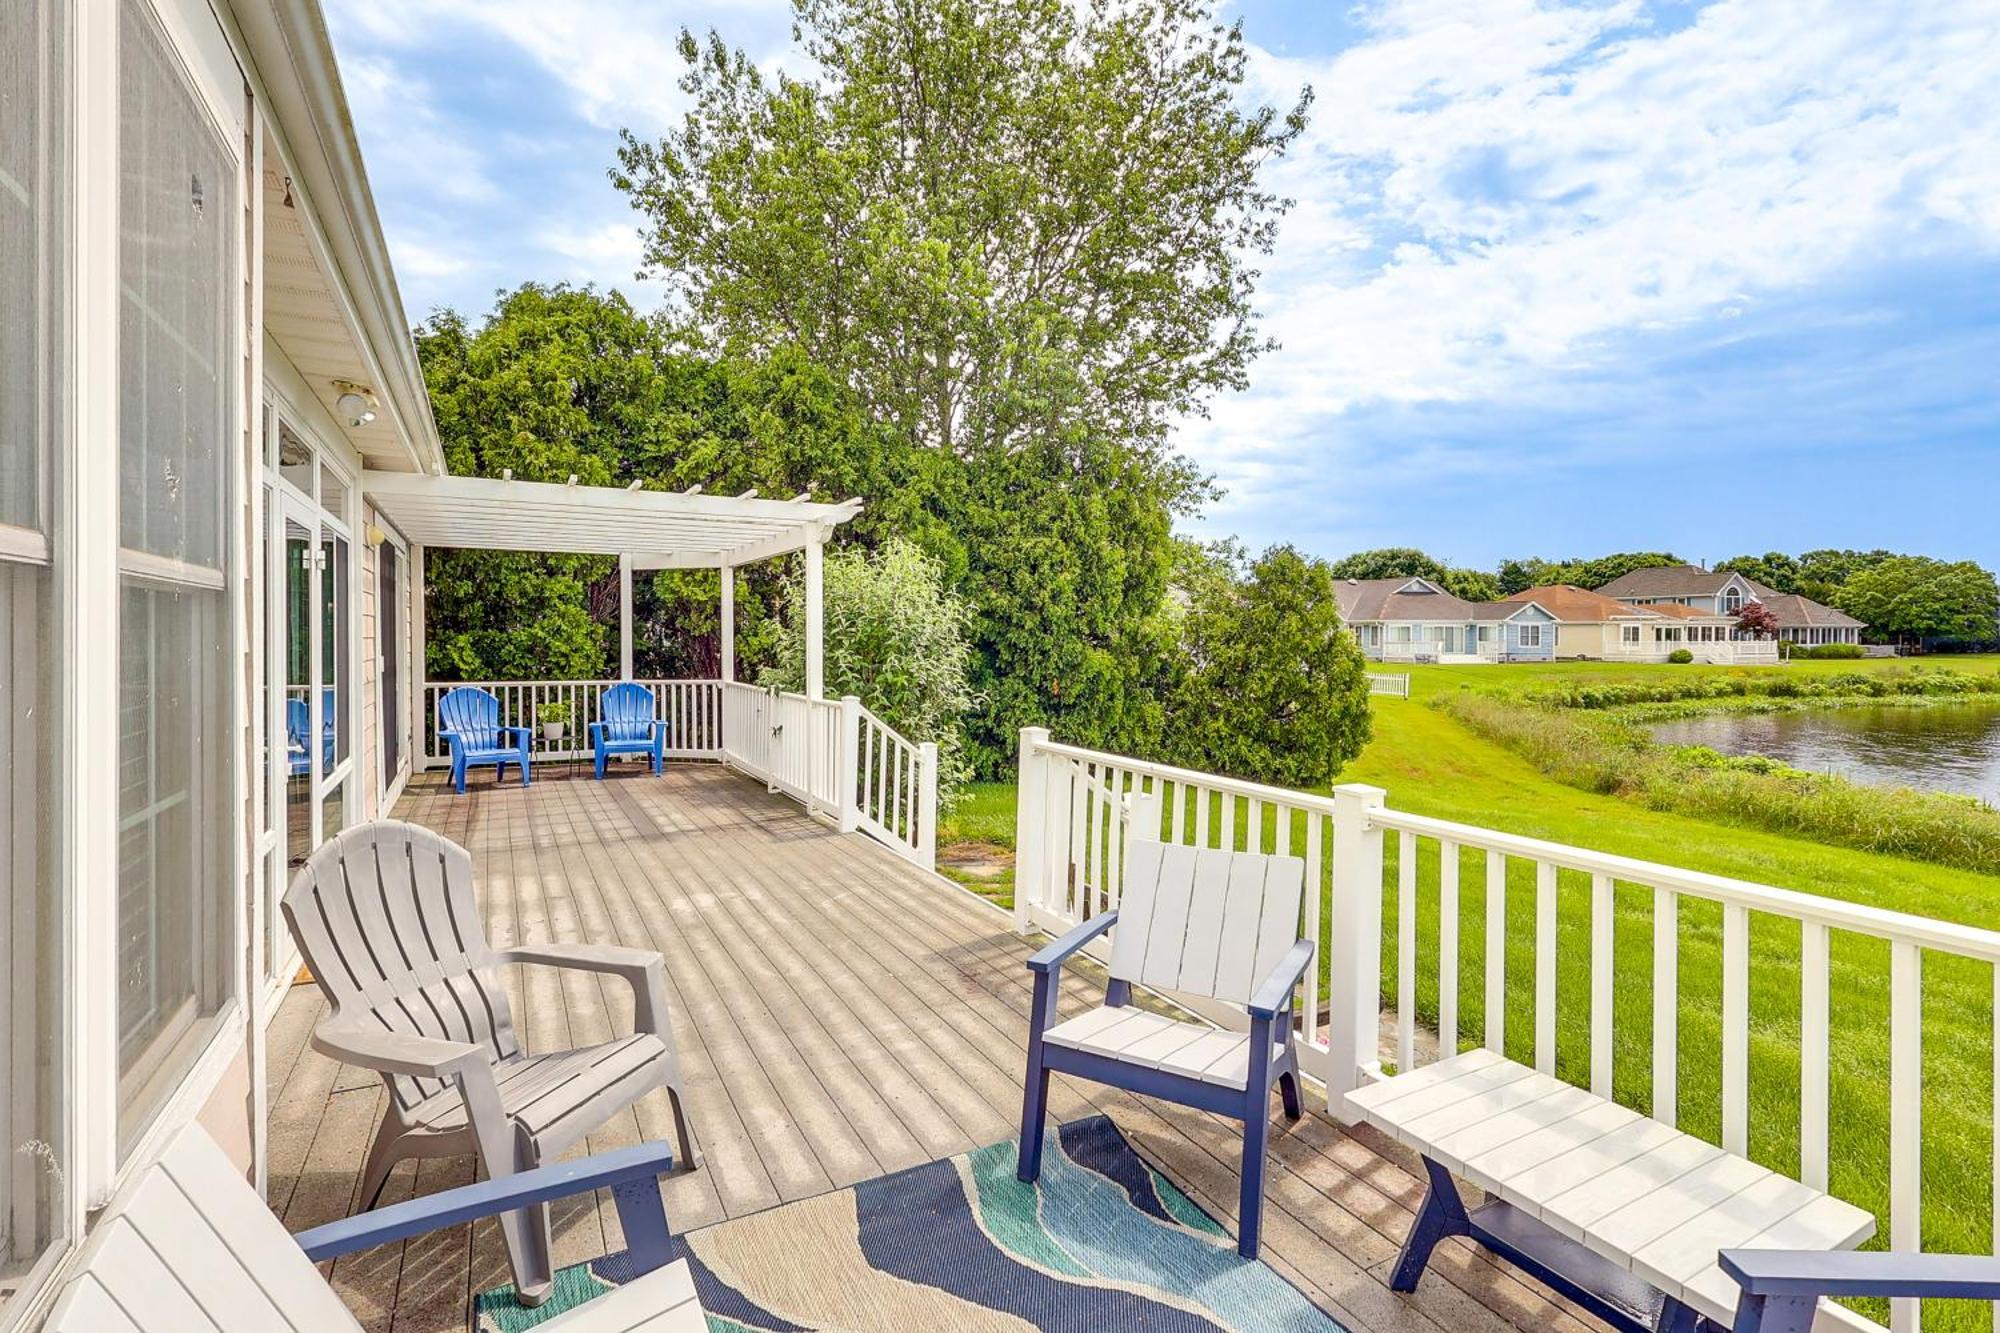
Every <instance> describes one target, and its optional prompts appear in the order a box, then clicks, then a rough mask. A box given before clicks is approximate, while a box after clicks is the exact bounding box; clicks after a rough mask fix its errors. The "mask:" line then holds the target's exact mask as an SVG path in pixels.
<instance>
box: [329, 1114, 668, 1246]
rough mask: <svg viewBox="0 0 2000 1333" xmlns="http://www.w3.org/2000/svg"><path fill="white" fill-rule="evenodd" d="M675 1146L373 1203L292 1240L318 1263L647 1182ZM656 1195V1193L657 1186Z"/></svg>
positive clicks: (660, 1171) (650, 1146) (646, 1146)
mask: <svg viewBox="0 0 2000 1333" xmlns="http://www.w3.org/2000/svg"><path fill="white" fill-rule="evenodd" d="M673 1166H674V1150H673V1147H672V1145H670V1144H666V1143H642V1144H639V1145H638V1146H637V1147H632V1148H619V1149H617V1150H616V1151H613V1152H606V1153H599V1154H597V1155H596V1156H594V1157H583V1158H579V1159H577V1160H576V1161H573V1162H556V1163H553V1164H551V1165H549V1166H539V1167H536V1168H534V1169H533V1170H531V1171H520V1172H517V1173H515V1174H514V1175H511V1176H501V1177H500V1178H499V1179H497V1180H482V1181H480V1182H478V1183H477V1184H473V1185H460V1186H458V1187H457V1188H455V1189H448V1190H441V1191H439V1192H438V1193H436V1194H426V1195H425V1196H423V1197H422V1198H420V1199H410V1200H408V1201H406V1202H404V1203H397V1204H391V1205H390V1206H389V1207H387V1208H376V1209H373V1210H372V1211H369V1212H365V1213H360V1214H357V1215H355V1216H353V1217H349V1218H344V1219H342V1220H341V1221H338V1222H329V1223H328V1224H327V1225H325V1226H323V1227H314V1228H313V1229H312V1230H310V1231H301V1232H299V1233H298V1234H297V1235H295V1236H293V1237H292V1239H293V1240H295V1241H297V1242H298V1243H299V1248H300V1249H302V1250H304V1251H305V1252H306V1258H308V1259H311V1260H312V1261H313V1262H315V1263H317V1262H319V1261H320V1260H322V1259H334V1258H338V1257H339V1256H340V1255H343V1254H352V1253H354V1251H356V1250H366V1249H370V1248H372V1247H374V1246H377V1245H387V1244H389V1243H390V1242H391V1241H398V1240H405V1239H407V1238H409V1237H411V1236H418V1235H422V1234H423V1233H425V1232H427V1231H437V1230H439V1229H441V1228H443V1227H449V1226H456V1225H458V1224H459V1223H460V1222H469V1221H471V1220H472V1219H474V1218H478V1217H493V1216H495V1215H496V1214H499V1213H506V1212H512V1211H514V1210H515V1209H517V1208H527V1207H531V1206H533V1205H535V1204H538V1203H547V1202H548V1201H550V1200H552V1199H567V1198H570V1197H571V1196H573V1195H577V1194H585V1193H588V1192H590V1191H591V1190H597V1189H603V1188H606V1187H616V1186H619V1185H624V1184H628V1183H631V1182H634V1181H639V1182H644V1181H650V1180H652V1179H654V1178H656V1177H658V1176H662V1175H665V1174H666V1173H667V1172H669V1171H671V1170H673ZM654 1194H655V1196H656V1197H657V1195H658V1189H657V1187H655V1190H654Z"/></svg>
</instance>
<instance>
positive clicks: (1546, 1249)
mask: <svg viewBox="0 0 2000 1333" xmlns="http://www.w3.org/2000/svg"><path fill="white" fill-rule="evenodd" d="M1347 1101H1348V1105H1349V1106H1350V1107H1351V1108H1353V1110H1354V1111H1355V1112H1356V1113H1357V1114H1358V1115H1359V1116H1360V1117H1361V1118H1362V1119H1364V1120H1366V1121H1367V1122H1368V1123H1369V1124H1371V1125H1373V1126H1374V1127H1375V1128H1377V1129H1379V1130H1381V1131H1382V1132H1383V1133H1385V1134H1388V1135H1389V1136H1391V1137H1392V1138H1394V1139H1396V1140H1397V1141H1398V1142H1400V1143H1402V1144H1404V1145H1406V1146H1407V1147H1410V1148H1413V1149H1415V1150H1416V1151H1417V1152H1418V1153H1420V1154H1421V1155H1422V1156H1423V1159H1424V1166H1425V1169H1426V1171H1427V1173H1428V1175H1429V1178H1430V1181H1429V1183H1430V1190H1429V1194H1428V1195H1427V1196H1426V1198H1425V1200H1424V1204H1423V1207H1422V1209H1421V1210H1420V1211H1419V1212H1418V1214H1417V1219H1416V1222H1415V1224H1414V1225H1413V1226H1412V1227H1411V1229H1410V1236H1409V1239H1408V1241H1407V1242H1405V1244H1404V1246H1403V1253H1402V1256H1401V1257H1400V1258H1399V1259H1398V1261H1397V1264H1396V1272H1395V1276H1394V1278H1393V1279H1392V1280H1391V1283H1390V1285H1391V1286H1392V1287H1394V1288H1395V1289H1396V1290H1397V1291H1414V1290H1415V1289H1416V1285H1417V1280H1418V1278H1420V1277H1421V1276H1422V1275H1423V1271H1424V1265H1425V1264H1426V1263H1428V1262H1429V1260H1430V1255H1431V1251H1432V1249H1433V1248H1435V1247H1436V1245H1437V1243H1438V1242H1439V1241H1440V1240H1442V1239H1444V1238H1445V1237H1446V1236H1453V1235H1459V1236H1470V1237H1472V1238H1473V1239H1474V1240H1476V1241H1478V1242H1479V1243H1480V1244H1482V1245H1484V1246H1486V1247H1487V1248H1488V1249H1491V1250H1493V1251H1494V1252H1496V1253H1498V1254H1500V1255H1502V1256H1504V1257H1506V1258H1508V1259H1510V1260H1512V1261H1513V1262H1515V1263H1517V1264H1519V1265H1520V1266H1521V1267H1522V1268H1524V1269H1526V1270H1528V1271H1529V1272H1531V1273H1533V1274H1535V1275H1536V1276H1537V1277H1540V1278H1542V1279H1543V1280H1544V1281H1546V1282H1548V1283H1549V1285H1550V1286H1552V1287H1554V1288H1555V1289H1556V1290H1557V1291H1560V1292H1561V1293H1562V1294H1563V1295H1565V1296H1568V1297H1569V1298H1571V1299H1572V1300H1574V1301H1576V1302H1577V1303H1578V1304H1580V1305H1582V1306H1584V1307H1585V1308H1586V1309H1588V1310H1589V1311H1590V1312H1591V1313H1593V1314H1595V1315H1597V1316H1598V1317H1599V1318H1601V1319H1603V1320H1604V1321H1605V1322H1606V1323H1609V1324H1611V1325H1612V1326H1613V1327H1614V1328H1620V1329H1625V1330H1629V1331H1630V1333H1650V1331H1651V1330H1659V1333H1687V1331H1688V1330H1695V1329H1700V1328H1702V1327H1703V1326H1704V1324H1706V1325H1707V1326H1709V1327H1713V1328H1723V1329H1726V1328H1729V1327H1731V1325H1732V1323H1733V1322H1734V1319H1735V1313H1736V1306H1737V1298H1738V1287H1737V1284H1736V1282H1735V1281H1734V1280H1733V1279H1732V1278H1731V1277H1730V1276H1729V1275H1728V1274H1726V1273H1725V1272H1723V1270H1722V1269H1721V1268H1720V1267H1718V1266H1717V1263H1716V1254H1717V1252H1718V1251H1720V1250H1724V1249H1755V1250H1767V1249H1768V1250H1846V1249H1852V1248H1853V1247H1854V1246H1856V1245H1859V1244H1860V1243H1861V1242H1862V1241H1864V1240H1866V1239H1868V1237H1870V1236H1871V1235H1873V1234H1874V1232H1875V1218H1874V1216H1873V1215H1872V1214H1870V1213H1867V1212H1864V1211H1863V1210H1862V1209H1859V1208H1856V1207H1855V1206H1854V1205H1853V1204H1850V1203H1847V1202H1845V1201H1843V1200H1840V1199H1836V1198H1834V1197H1833V1196H1832V1195H1830V1194H1826V1193H1824V1192H1822V1191H1820V1190H1816V1189H1813V1188H1811V1187H1809V1186H1806V1185H1802V1184H1800V1183H1799V1182H1798V1181H1796V1180H1792V1179H1791V1178H1789V1177H1787V1176H1784V1175H1781V1174H1779V1173H1777V1172H1775V1171H1771V1170H1769V1169H1768V1168H1766V1167H1762V1166H1758V1165H1757V1164H1756V1163H1754V1162H1751V1161H1749V1160H1748V1159H1746V1158H1742V1157H1738V1156H1736V1155H1735V1154H1733V1153H1727V1152H1724V1151H1723V1150H1722V1149H1720V1148H1718V1147H1716V1146H1715V1145H1714V1144H1712V1143H1709V1142H1707V1141H1705V1140H1703V1139H1698V1138H1696V1137H1694V1136H1693V1135H1691V1134H1683V1133H1682V1132H1680V1131H1679V1130H1677V1129H1673V1128H1671V1127H1669V1126H1667V1125H1663V1124H1661V1123H1660V1122H1659V1121H1657V1120H1653V1119H1650V1118H1648V1117H1646V1116H1643V1115H1641V1114H1639V1113H1638V1112H1637V1111H1633V1110H1630V1109H1629V1108H1627V1107H1623V1106H1620V1105H1618V1104H1617V1103H1616V1102H1612V1101H1607V1100H1606V1099H1604V1098H1602V1097H1597V1096H1594V1095H1592V1094H1591V1093H1589V1092H1586V1091H1584V1090H1583V1089H1582V1088H1578V1087H1574V1086H1572V1085H1571V1084H1568V1083H1564V1082H1562V1081H1561V1080H1560V1079H1556V1078H1553V1077H1551V1076H1549V1075H1547V1074H1538V1073H1536V1072H1535V1071H1534V1070H1532V1069H1530V1068H1528V1067H1527V1066H1525V1065H1520V1064H1516V1063H1514V1062H1513V1061H1511V1060H1508V1059H1505V1058H1503V1057H1502V1056H1500V1055H1497V1054H1495V1053H1494V1052H1492V1051H1487V1050H1477V1051H1468V1052H1466V1053H1465V1054H1463V1055H1455V1056H1452V1057H1450V1058H1448V1059H1444V1060H1440V1061H1438V1062H1437V1063H1435V1064H1431V1065H1426V1066H1424V1067H1422V1068H1420V1069H1415V1070H1412V1071H1411V1072H1409V1073H1407V1074H1399V1075H1397V1076H1396V1077H1394V1078H1389V1079H1384V1080H1383V1081H1382V1082H1380V1083H1376V1084H1374V1085H1373V1086H1372V1087H1368V1088H1364V1089H1362V1090H1361V1091H1359V1092H1352V1093H1349V1094H1348V1096H1347ZM1454 1175H1456V1176H1459V1177H1461V1178H1463V1179H1465V1180H1467V1181H1470V1182H1471V1183H1472V1184H1474V1185H1477V1186H1479V1187H1480V1188H1481V1189H1483V1190H1485V1191H1486V1192H1487V1193H1488V1194H1489V1195H1491V1196H1493V1197H1492V1201H1491V1202H1489V1203H1487V1204H1486V1205H1484V1206H1483V1207H1480V1208H1478V1209H1475V1210H1472V1211H1471V1212H1468V1211H1467V1210H1466V1209H1465V1207H1464V1205H1463V1204H1462V1203H1461V1202H1460V1200H1459V1196H1458V1190H1457V1187H1456V1185H1454V1184H1453V1182H1452V1176H1454Z"/></svg>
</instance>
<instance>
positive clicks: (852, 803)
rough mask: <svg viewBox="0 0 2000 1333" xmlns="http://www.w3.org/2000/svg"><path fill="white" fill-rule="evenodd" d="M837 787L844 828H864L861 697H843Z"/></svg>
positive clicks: (848, 831) (835, 787) (836, 772)
mask: <svg viewBox="0 0 2000 1333" xmlns="http://www.w3.org/2000/svg"><path fill="white" fill-rule="evenodd" d="M835 762H836V766H835V769H834V774H833V785H834V790H836V791H838V792H839V793H840V831H841V832H842V833H852V832H854V831H855V830H856V829H858V828H860V827H861V700H859V699H857V698H856V697H855V696H853V695H851V694H843V695H841V696H840V757H839V758H838V760H836V761H835Z"/></svg>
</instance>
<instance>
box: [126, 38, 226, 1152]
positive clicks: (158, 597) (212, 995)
mask: <svg viewBox="0 0 2000 1333" xmlns="http://www.w3.org/2000/svg"><path fill="white" fill-rule="evenodd" d="M119 41H120V71H119V80H118V83H119V141H118V166H119V186H120V188H119V201H118V228H119V246H118V257H119V284H118V285H119V293H120V295H119V306H120V310H119V335H118V368H119V399H118V437H119V501H120V502H119V515H120V517H119V546H120V551H119V584H120V587H119V598H118V601H119V608H118V609H119V624H118V690H119V698H118V738H119V746H118V829H119V841H118V872H119V873H118V907H117V930H118V974H117V976H118V981H117V994H116V1000H117V1007H118V1076H119V1078H118V1139H119V1149H120V1152H121V1153H123V1152H125V1151H127V1150H129V1148H130V1146H131V1144H132V1142H133V1141H134V1140H135V1139H136V1138H137V1137H138V1135H139V1134H140V1133H141V1132H142V1131H143V1130H144V1129H145V1128H146V1126H147V1124H148V1123H149V1122H150V1121H151V1119H152V1117H153V1115H154V1114H155V1113H156V1112H157V1111H158V1110H159V1108H160V1106H161V1104H162V1102H163V1101H164V1100H165V1098H166V1097H167V1095H168V1094H169V1093H170V1092H171V1091H172V1090H173V1089H174V1088H175V1087H176V1086H177V1084H178V1083H179V1081H180V1078H181V1076H182V1075H183V1074H185V1073H186V1071H187V1069H188V1067H189V1066H190V1065H191V1063H192V1062H193V1061H194V1059H195V1058H196V1056H197V1055H198V1054H199V1053H200V1051H201V1049H202V1047H203V1045H204V1044H205V1040H206V1038H207V1037H208V1036H209V1035H210V1034H211V1033H212V1032H213V1031H214V1028H215V1025H216V1022H217V1019H218V1017H219V1015H220V1014H221V1012H222V1010H223V1008H224V1006H225V1004H226V1002H227V1000H228V999H229V997H230V995H231V993H232V992H231V985H230V967H229V962H230V957H231V953H232V950H233V944H234V934H235V916H234V913H233V911H232V904H233V902H234V896H233V892H232V885H231V875H232V856H231V846H230V829H231V828H232V826H233V824H234V821H235V812H236V804H237V803H236V801H235V800H234V798H233V793H232V791H231V774H232V763H231V748H232V739H233V733H232V729H231V725H230V718H231V707H230V699H231V687H230V683H229V671H230V665H231V660H230V659H231V654H230V628H229V614H228V605H227V602H226V600H225V589H226V588H227V587H228V583H229V579H228V574H229V569H228V562H227V549H228V543H227V540H226V536H225V533H226V530H227V529H226V524H225V519H224V515H225V513H226V512H227V505H228V502H229V498H230V497H229V484H228V475H229V470H228V464H227V459H228V458H229V455H230V444H231V441H232V439H233V438H234V434H235V430H236V427H237V412H236V408H235V406H234V403H235V399H236V396H237V395H238V394H240V392H241V388H242V375H241V371H240V363H239V362H238V361H237V359H236V354H235V347H236V340H235V336H234V331H233V330H234V325H235V319H236V315H235V311H236V308H237V305H238V303H239V302H240V300H241V297H240V295H239V293H240V290H241V289H240V287H239V285H238V282H237V236H238V231H239V229H240V227H241V226H242V212H241V205H240V203H239V200H238V187H237V175H236V162H235V160H234V158H233V157H232V155H231V153H230V150H229V147H228V141H227V140H226V139H224V138H223V137H222V135H221V134H220V133H219V132H218V131H217V130H216V128H215V127H214V125H213V123H212V122H211V121H210V119H209V118H208V116H207V114H206V113H205V111H204V110H203V108H202V106H201V104H200V103H199V102H197V100H196V98H195V95H194V92H193V90H192V89H191V88H189V87H188V85H187V84H186V83H185V82H184V80H183V79H182V77H181V75H180V72H179V64H178V62H177V61H176V59H175V58H174V56H173V54H172V53H171V51H170V49H169V47H168V45H167V41H166V37H165V35H164V34H163V33H162V32H161V30H160V28H159V27H158V25H157V23H156V22H155V20H154V19H153V17H152V16H151V14H150V12H149V11H148V10H147V8H146V7H145V6H143V5H138V4H126V5H124V6H123V7H122V14H121V19H120V27H119Z"/></svg>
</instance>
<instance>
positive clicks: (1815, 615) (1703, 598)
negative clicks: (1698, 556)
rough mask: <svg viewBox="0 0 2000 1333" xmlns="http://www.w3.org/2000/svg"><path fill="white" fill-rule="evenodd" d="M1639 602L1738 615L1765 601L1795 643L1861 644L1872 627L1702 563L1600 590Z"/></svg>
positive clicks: (1642, 574) (1639, 575)
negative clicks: (1750, 605) (1746, 608)
mask: <svg viewBox="0 0 2000 1333" xmlns="http://www.w3.org/2000/svg"><path fill="white" fill-rule="evenodd" d="M1597 591H1598V592H1600V593H1602V594H1604V595H1605V596H1606V597H1612V598H1616V599H1617V600H1618V601H1621V602H1627V603H1630V604H1631V605H1633V606H1661V605H1668V606H1687V607H1693V608H1694V609H1695V610H1697V611H1712V612H1717V613H1720V614H1722V615H1727V616H1731V617H1734V616H1735V615H1736V614H1737V613H1738V612H1740V611H1741V610H1742V609H1743V608H1744V606H1746V605H1747V604H1749V603H1751V602H1761V603H1762V604H1763V605H1764V607H1765V608H1766V609H1767V610H1769V611H1770V612H1771V614H1773V615H1774V616H1776V617H1777V619H1778V637H1779V638H1780V639H1784V640H1789V641H1791V642H1793V643H1798V644H1805V645H1808V646H1817V645H1820V644H1825V643H1860V642H1861V631H1862V630H1864V629H1866V628H1867V626H1866V625H1864V624H1862V623H1861V622H1860V621H1858V620H1856V619H1855V618H1854V617H1853V616H1850V615H1848V614H1847V613H1846V612H1844V611H1837V610H1835V609H1834V608H1833V607H1830V606H1823V605H1821V604H1820V603H1818V602H1815V601H1813V600H1812V599H1811V598H1810V597H1801V596H1798V595H1797V594H1795V593H1781V592H1777V591H1775V590H1773V589H1771V588H1767V587H1765V586H1764V585H1763V584H1761V583H1758V582H1757V581H1756V580H1754V579H1750V578H1746V577H1745V576H1743V575H1742V574H1738V573H1736V572H1734V571H1732V570H1726V569H1725V570H1707V569H1703V568H1701V566H1699V565H1667V566H1662V567H1660V568H1657V569H1635V570H1633V571H1631V572H1630V573H1629V574H1622V575H1620V576H1619V577H1617V578H1615V579H1613V580H1611V582H1609V583H1607V584H1605V585H1604V586H1603V587H1601V588H1599V589H1598V590H1597Z"/></svg>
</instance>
